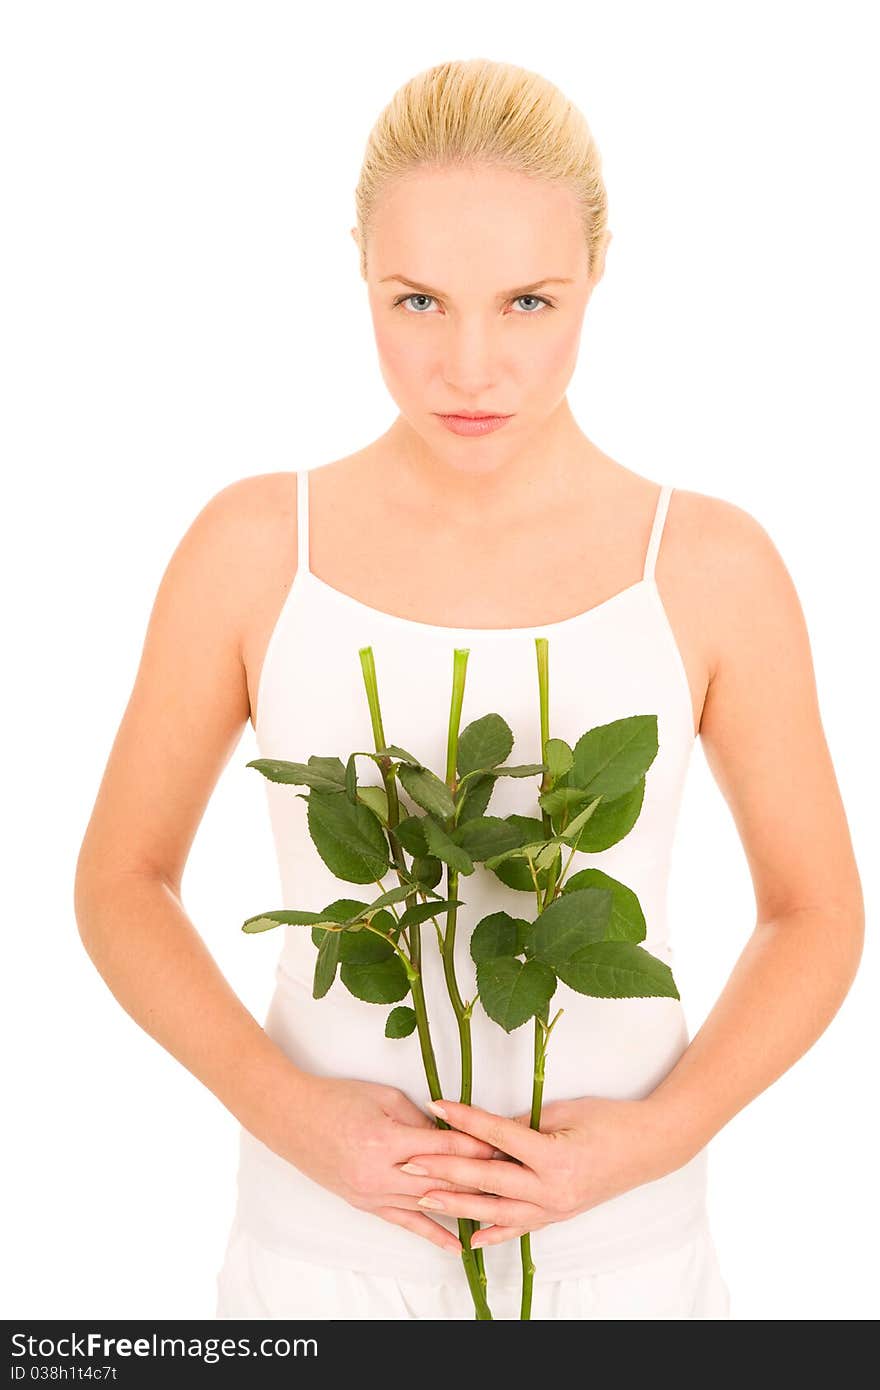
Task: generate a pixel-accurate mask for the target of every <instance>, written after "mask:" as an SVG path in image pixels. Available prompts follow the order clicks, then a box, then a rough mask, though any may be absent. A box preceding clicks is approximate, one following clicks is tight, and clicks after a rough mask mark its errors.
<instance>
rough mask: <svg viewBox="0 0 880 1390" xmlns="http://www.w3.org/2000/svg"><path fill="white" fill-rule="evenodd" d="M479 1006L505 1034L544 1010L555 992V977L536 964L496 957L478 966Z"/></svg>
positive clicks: (539, 962) (539, 963) (540, 962)
mask: <svg viewBox="0 0 880 1390" xmlns="http://www.w3.org/2000/svg"><path fill="white" fill-rule="evenodd" d="M477 986H478V988H479V991H480V1002H481V1003H482V1005H483V1008H484V1009H485V1010H486V1013H487V1014H488V1015H489V1017H490V1018H491V1019H493V1020H494V1021H495V1022H496V1023H499V1024H500V1025H501V1027H502V1028H503V1029H504V1031H505V1032H506V1033H511V1032H513V1030H514V1029H515V1028H519V1027H520V1026H521V1025H522V1024H523V1023H525V1022H526V1020H527V1019H529V1018H533V1017H534V1015H535V1014H536V1013H538V1012H539V1011H540V1010H541V1009H543V1008H545V1007H546V1005H547V1003H548V1002H549V1000H550V998H551V997H552V995H553V992H554V990H555V989H556V976H555V974H554V973H553V971H552V970H551V969H550V966H549V965H545V964H544V963H543V962H542V961H538V960H527V961H521V960H517V959H516V957H515V956H499V957H496V958H495V959H494V960H484V961H480V962H479V964H478V965H477Z"/></svg>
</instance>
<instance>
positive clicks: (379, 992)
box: [339, 953, 409, 1004]
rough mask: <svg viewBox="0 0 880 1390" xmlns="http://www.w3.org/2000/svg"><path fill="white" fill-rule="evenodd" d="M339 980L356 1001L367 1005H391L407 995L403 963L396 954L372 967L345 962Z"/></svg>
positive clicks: (407, 988)
mask: <svg viewBox="0 0 880 1390" xmlns="http://www.w3.org/2000/svg"><path fill="white" fill-rule="evenodd" d="M339 978H340V979H341V980H342V983H343V984H344V985H345V987H346V989H347V990H349V991H350V993H351V994H353V995H354V996H355V998H356V999H363V1000H365V1001H366V1002H367V1003H368V1004H393V1003H394V1002H395V1001H396V1000H397V999H403V997H404V995H406V994H408V993H409V980H408V978H407V974H406V971H405V969H404V968H403V961H402V960H401V959H400V956H398V955H397V954H396V953H394V954H393V955H391V956H389V957H388V959H387V960H381V961H378V962H377V963H376V964H374V965H356V964H354V963H351V962H347V963H346V964H345V965H343V966H342V967H341V968H340V971H339Z"/></svg>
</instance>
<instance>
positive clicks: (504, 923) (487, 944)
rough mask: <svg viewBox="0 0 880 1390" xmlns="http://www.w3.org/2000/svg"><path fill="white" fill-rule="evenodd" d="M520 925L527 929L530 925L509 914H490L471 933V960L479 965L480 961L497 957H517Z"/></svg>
mask: <svg viewBox="0 0 880 1390" xmlns="http://www.w3.org/2000/svg"><path fill="white" fill-rule="evenodd" d="M522 925H525V926H526V927H528V926H529V925H530V923H528V922H525V923H524V924H523V923H521V922H520V919H519V918H517V917H511V915H510V913H509V912H490V913H489V915H488V917H484V918H483V919H482V921H480V922H478V923H477V925H476V926H475V927H474V929H473V932H472V933H471V943H470V945H471V959H472V960H473V961H475V962H477V963H479V962H480V961H482V960H496V959H497V958H498V956H517V955H519V952H520V945H519V933H520V927H521V926H522Z"/></svg>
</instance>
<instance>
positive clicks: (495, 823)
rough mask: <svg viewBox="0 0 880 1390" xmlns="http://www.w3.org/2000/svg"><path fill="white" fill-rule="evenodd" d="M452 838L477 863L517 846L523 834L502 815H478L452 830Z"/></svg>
mask: <svg viewBox="0 0 880 1390" xmlns="http://www.w3.org/2000/svg"><path fill="white" fill-rule="evenodd" d="M452 838H453V840H454V841H455V843H456V844H457V845H461V847H462V849H463V850H464V851H465V852H466V853H467V854H468V855H469V856H470V858H471V859H473V860H474V862H475V863H480V862H482V861H483V860H484V859H491V858H492V856H493V855H495V854H502V853H503V852H504V851H505V850H508V849H514V848H516V847H517V846H518V845H519V843H520V838H521V836H520V832H519V830H517V828H516V826H514V825H511V824H510V822H509V821H506V820H503V819H502V817H501V816H477V817H475V819H474V820H469V821H464V822H462V823H461V824H460V825H458V826H457V827H456V829H455V830H454V831H453V832H452Z"/></svg>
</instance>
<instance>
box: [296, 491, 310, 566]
mask: <svg viewBox="0 0 880 1390" xmlns="http://www.w3.org/2000/svg"><path fill="white" fill-rule="evenodd" d="M296 522H297V526H296V532H297V534H296V546H297V550H296V568H297V571H298V572H299V571H301V572H302V573H303V574H308V572H309V471H308V469H307V468H301V469H299V471H298V472H297V475H296Z"/></svg>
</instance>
